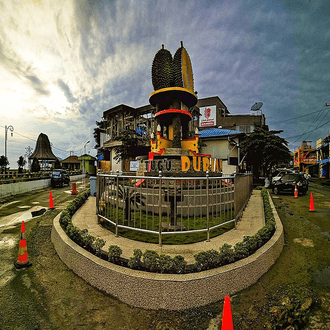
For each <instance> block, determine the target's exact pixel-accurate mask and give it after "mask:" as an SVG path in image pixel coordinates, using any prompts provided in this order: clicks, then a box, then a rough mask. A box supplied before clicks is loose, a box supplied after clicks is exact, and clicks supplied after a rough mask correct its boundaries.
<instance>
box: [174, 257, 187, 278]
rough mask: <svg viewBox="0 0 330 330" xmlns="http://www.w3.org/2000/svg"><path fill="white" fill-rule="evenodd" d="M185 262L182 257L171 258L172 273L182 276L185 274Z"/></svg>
mask: <svg viewBox="0 0 330 330" xmlns="http://www.w3.org/2000/svg"><path fill="white" fill-rule="evenodd" d="M186 266H187V261H185V260H184V257H182V256H175V257H174V258H173V273H176V274H184V273H185V272H186Z"/></svg>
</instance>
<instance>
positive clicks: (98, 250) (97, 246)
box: [93, 237, 105, 255]
mask: <svg viewBox="0 0 330 330" xmlns="http://www.w3.org/2000/svg"><path fill="white" fill-rule="evenodd" d="M104 245H105V240H104V239H102V238H99V237H98V238H97V239H96V240H95V242H94V243H93V248H94V249H95V253H96V255H100V254H101V250H102V248H103V246H104Z"/></svg>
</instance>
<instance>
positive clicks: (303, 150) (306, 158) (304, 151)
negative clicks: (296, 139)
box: [293, 141, 316, 174]
mask: <svg viewBox="0 0 330 330" xmlns="http://www.w3.org/2000/svg"><path fill="white" fill-rule="evenodd" d="M315 164H316V149H315V148H312V141H302V142H301V144H300V147H299V149H298V150H296V151H295V152H294V153H293V166H294V168H296V169H297V170H298V171H299V172H306V173H309V174H314V172H315V170H314V169H313V167H315Z"/></svg>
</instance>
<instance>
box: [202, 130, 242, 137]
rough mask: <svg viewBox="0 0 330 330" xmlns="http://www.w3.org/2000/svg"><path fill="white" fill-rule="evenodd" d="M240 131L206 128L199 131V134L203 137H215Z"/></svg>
mask: <svg viewBox="0 0 330 330" xmlns="http://www.w3.org/2000/svg"><path fill="white" fill-rule="evenodd" d="M241 133H243V132H241V131H233V130H230V129H222V128H207V129H203V130H202V131H200V136H201V137H202V138H203V137H216V136H226V135H233V134H241Z"/></svg>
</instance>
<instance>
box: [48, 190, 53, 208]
mask: <svg viewBox="0 0 330 330" xmlns="http://www.w3.org/2000/svg"><path fill="white" fill-rule="evenodd" d="M49 208H50V209H51V210H52V209H53V208H54V202H53V195H52V191H51V190H50V191H49Z"/></svg>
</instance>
